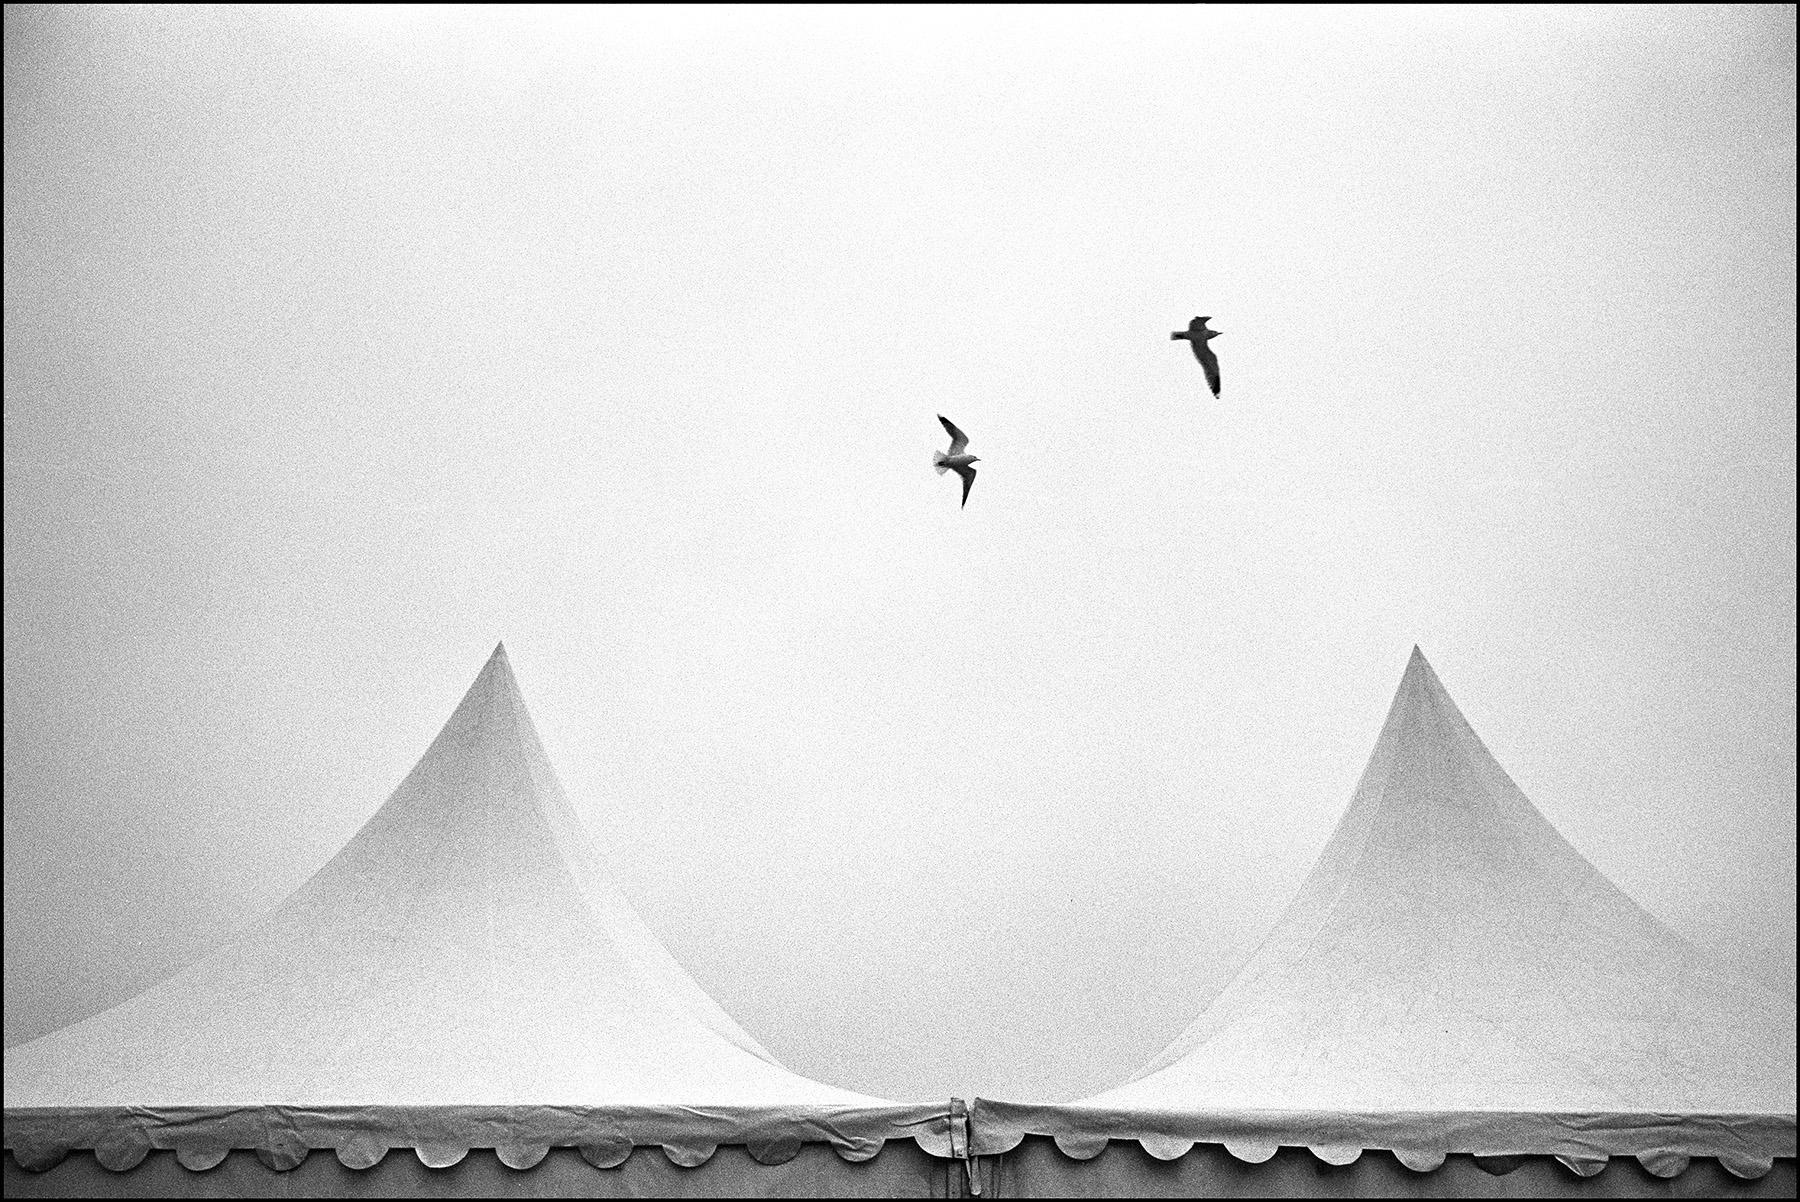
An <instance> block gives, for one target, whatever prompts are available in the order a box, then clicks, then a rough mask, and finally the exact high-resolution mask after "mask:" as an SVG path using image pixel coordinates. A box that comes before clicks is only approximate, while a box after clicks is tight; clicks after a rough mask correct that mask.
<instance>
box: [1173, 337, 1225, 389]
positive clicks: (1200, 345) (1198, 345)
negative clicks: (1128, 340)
mask: <svg viewBox="0 0 1800 1202" xmlns="http://www.w3.org/2000/svg"><path fill="white" fill-rule="evenodd" d="M1211 320H1212V318H1210V317H1196V318H1194V320H1192V321H1190V322H1188V328H1187V329H1185V330H1176V331H1175V332H1174V333H1172V334H1170V335H1169V337H1170V338H1171V339H1174V340H1175V341H1177V342H1179V341H1182V340H1183V339H1185V340H1186V341H1188V342H1189V343H1192V344H1193V347H1194V358H1196V359H1198V360H1200V366H1201V367H1203V368H1205V369H1206V383H1207V386H1208V387H1209V388H1211V389H1212V394H1213V395H1214V396H1215V397H1216V396H1218V395H1219V357H1218V356H1217V355H1215V354H1213V353H1212V348H1211V347H1210V346H1207V345H1206V344H1207V342H1208V340H1210V339H1213V338H1217V337H1218V336H1219V335H1220V334H1222V333H1224V331H1223V330H1209V329H1207V328H1206V323H1207V322H1209V321H1211Z"/></svg>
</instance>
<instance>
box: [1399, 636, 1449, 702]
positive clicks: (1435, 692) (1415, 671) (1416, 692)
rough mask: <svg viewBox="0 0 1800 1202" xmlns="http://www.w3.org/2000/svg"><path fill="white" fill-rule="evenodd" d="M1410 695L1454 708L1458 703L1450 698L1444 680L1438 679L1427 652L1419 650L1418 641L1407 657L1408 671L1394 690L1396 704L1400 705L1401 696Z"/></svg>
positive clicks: (1401, 676)
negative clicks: (1427, 657)
mask: <svg viewBox="0 0 1800 1202" xmlns="http://www.w3.org/2000/svg"><path fill="white" fill-rule="evenodd" d="M1408 696H1412V697H1418V698H1420V699H1426V698H1429V699H1431V700H1433V701H1436V702H1440V703H1442V704H1445V705H1448V706H1449V707H1450V708H1451V709H1452V710H1455V709H1456V703H1455V702H1454V701H1452V700H1450V693H1449V691H1448V690H1447V689H1445V688H1444V682H1443V681H1442V680H1439V679H1438V674H1437V672H1436V671H1435V670H1434V669H1433V668H1432V666H1431V662H1430V661H1429V660H1427V659H1426V658H1425V653H1424V652H1423V651H1421V650H1419V645H1418V644H1417V643H1414V644H1413V649H1412V654H1411V655H1409V656H1408V657H1407V659H1406V671H1405V672H1403V673H1401V675H1400V687H1399V688H1398V689H1396V690H1395V691H1394V703H1395V705H1396V706H1397V705H1399V703H1400V700H1401V698H1403V697H1408ZM1459 712H1460V711H1459Z"/></svg>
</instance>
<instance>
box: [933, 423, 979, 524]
mask: <svg viewBox="0 0 1800 1202" xmlns="http://www.w3.org/2000/svg"><path fill="white" fill-rule="evenodd" d="M938 420H939V421H941V422H943V423H944V429H946V430H948V431H950V450H949V453H948V454H946V453H945V452H943V451H933V452H932V455H931V462H932V463H934V464H935V465H937V473H938V475H940V476H941V475H943V474H944V473H945V472H955V473H956V474H957V475H959V476H961V477H962V478H963V499H962V503H963V504H964V505H967V504H968V503H969V489H970V488H972V487H974V484H975V465H976V464H977V463H980V462H981V460H979V459H977V458H976V457H975V456H973V455H969V454H965V448H967V447H968V445H969V436H968V435H967V434H964V433H963V432H962V431H961V430H958V429H957V428H956V423H954V422H952V421H951V420H950V419H949V418H947V417H945V416H944V415H943V414H941V413H940V414H938Z"/></svg>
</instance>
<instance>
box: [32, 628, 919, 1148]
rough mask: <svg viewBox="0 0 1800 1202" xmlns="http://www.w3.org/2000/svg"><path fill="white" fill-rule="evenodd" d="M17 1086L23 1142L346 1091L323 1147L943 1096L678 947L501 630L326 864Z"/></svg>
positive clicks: (789, 1121) (638, 1133)
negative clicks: (788, 1044) (636, 899)
mask: <svg viewBox="0 0 1800 1202" xmlns="http://www.w3.org/2000/svg"><path fill="white" fill-rule="evenodd" d="M5 1094H6V1133H7V1141H8V1145H9V1146H13V1145H14V1143H15V1137H17V1139H18V1140H26V1141H29V1140H39V1141H42V1140H45V1139H49V1140H51V1141H52V1142H58V1141H61V1142H69V1141H65V1140H62V1136H64V1135H67V1134H69V1132H70V1131H71V1130H73V1129H74V1128H72V1126H71V1124H75V1126H76V1127H79V1129H80V1130H81V1131H83V1132H87V1133H88V1134H89V1135H91V1136H92V1137H93V1139H94V1140H95V1141H98V1140H103V1139H104V1138H105V1131H104V1128H106V1126H107V1122H106V1120H105V1117H104V1116H105V1115H106V1114H108V1113H112V1112H114V1111H116V1110H118V1109H119V1108H127V1107H129V1108H136V1109H138V1110H140V1111H141V1110H142V1109H143V1108H146V1107H148V1108H154V1109H157V1110H159V1111H160V1112H162V1113H165V1114H167V1115H179V1116H182V1117H181V1118H180V1120H179V1123H185V1124H187V1125H188V1126H189V1127H190V1128H192V1126H193V1124H194V1123H196V1122H199V1123H201V1124H202V1125H203V1126H204V1125H205V1123H206V1122H207V1121H210V1120H209V1116H211V1118H214V1119H216V1118H217V1117H218V1115H219V1114H220V1113H229V1112H232V1111H235V1110H239V1109H242V1108H258V1107H262V1108H267V1107H277V1108H288V1111H289V1112H290V1113H291V1112H292V1110H293V1108H303V1109H304V1110H305V1111H306V1112H307V1113H308V1114H317V1115H334V1116H336V1118H335V1119H334V1120H333V1122H334V1123H335V1124H336V1125H335V1126H333V1125H332V1124H326V1126H328V1127H331V1130H329V1131H324V1130H318V1129H315V1130H314V1132H313V1134H314V1135H315V1136H317V1137H318V1138H317V1139H316V1140H313V1141H312V1142H310V1144H309V1146H327V1145H329V1146H339V1145H340V1143H341V1142H342V1140H343V1139H346V1138H349V1137H350V1136H351V1135H356V1134H361V1135H367V1134H368V1133H369V1132H370V1131H373V1130H376V1129H380V1130H381V1131H385V1132H386V1133H387V1134H388V1135H391V1136H394V1137H395V1138H394V1139H393V1140H392V1141H391V1142H394V1143H408V1142H413V1141H412V1140H411V1139H409V1138H407V1136H408V1134H409V1133H416V1132H426V1133H428V1134H429V1136H430V1138H432V1139H434V1140H436V1141H438V1142H450V1143H456V1142H458V1141H460V1142H462V1143H464V1144H469V1143H473V1144H477V1145H483V1146H487V1145H492V1144H494V1143H495V1142H496V1140H495V1139H494V1138H485V1137H490V1136H493V1135H494V1133H495V1127H494V1123H495V1121H496V1117H497V1116H500V1117H504V1116H506V1115H508V1114H513V1115H517V1114H520V1113H524V1111H522V1110H520V1109H518V1108H526V1109H529V1108H539V1110H540V1111H541V1110H542V1109H543V1108H556V1109H557V1110H558V1112H559V1113H561V1114H564V1115H567V1114H570V1113H581V1114H586V1115H589V1116H590V1117H594V1116H604V1117H605V1123H604V1124H603V1125H604V1126H605V1127H606V1131H608V1132H610V1133H611V1136H612V1137H615V1138H616V1137H620V1136H621V1135H624V1136H629V1137H631V1138H635V1139H636V1140H637V1142H645V1143H650V1142H667V1141H670V1140H677V1139H680V1138H689V1137H691V1138H700V1139H701V1142H705V1141H706V1140H710V1141H711V1142H715V1143H716V1142H738V1141H737V1140H735V1139H734V1138H733V1136H734V1133H738V1134H741V1133H743V1132H755V1133H760V1137H762V1138H771V1137H773V1136H775V1135H783V1134H786V1135H791V1134H793V1133H794V1132H795V1131H798V1130H801V1129H804V1130H805V1131H806V1132H807V1134H806V1135H805V1136H804V1137H805V1138H832V1137H834V1136H838V1137H841V1138H842V1139H843V1140H845V1141H848V1142H849V1143H852V1144H856V1143H859V1141H861V1142H862V1143H866V1141H867V1140H868V1139H870V1138H877V1141H879V1137H883V1136H885V1135H889V1134H904V1135H908V1136H911V1135H915V1134H917V1132H918V1131H919V1130H922V1129H923V1128H918V1127H915V1126H912V1125H910V1124H913V1123H915V1122H917V1121H919V1118H920V1116H919V1115H914V1114H913V1113H912V1111H914V1110H919V1111H920V1112H921V1114H942V1113H943V1112H944V1108H943V1107H930V1108H917V1107H914V1108H906V1107H895V1106H893V1105H892V1104H890V1103H886V1102H883V1101H880V1100H878V1099H875V1098H869V1097H865V1096H864V1095H861V1094H857V1093H853V1092H851V1091H849V1090H844V1089H838V1088H836V1087H834V1086H830V1085H825V1084H822V1083H820V1082H817V1081H811V1080H808V1079H806V1078H804V1077H801V1076H798V1075H796V1074H794V1073H791V1072H789V1071H787V1070H786V1069H784V1068H782V1067H781V1066H780V1065H779V1064H777V1063H776V1062H775V1061H774V1059H773V1057H771V1056H770V1055H769V1053H768V1052H767V1051H765V1050H764V1049H763V1048H762V1047H761V1046H760V1045H759V1044H757V1042H756V1041H755V1040H754V1039H752V1038H751V1037H750V1036H749V1035H748V1034H746V1033H745V1032H744V1030H743V1029H742V1028H741V1027H739V1026H738V1025H737V1023H735V1022H733V1021H732V1019H731V1018H730V1017H729V1016H728V1015H727V1014H726V1013H725V1012H724V1011H723V1010H721V1009H720V1008H719V1006H718V1005H717V1004H716V1003H715V1002H713V1000H712V999H711V998H710V997H708V996H707V995H706V993H705V992H704V991H702V990H701V988H700V987H699V986H698V985H697V984H696V983H695V982H694V981H693V980H692V978H690V977H689V976H688V975H687V974H686V973H685V972H684V971H682V969H681V968H680V967H679V966H678V965H677V964H676V963H675V961H674V960H673V959H672V958H671V957H670V956H669V954H668V953H667V952H666V951H665V950H664V948H663V947H662V945H661V943H660V942H658V940H657V938H656V936H655V935H654V934H652V933H651V931H650V930H649V929H648V928H647V927H646V926H645V925H644V924H643V922H642V921H641V920H639V918H638V917H637V916H636V914H634V913H633V912H632V910H631V908H630V906H629V905H627V903H626V902H625V900H624V898H623V897H622V896H621V895H620V894H619V892H618V891H617V889H616V888H614V886H613V885H612V884H611V882H610V881H609V880H608V879H607V874H606V871H605V870H604V867H603V862H602V860H601V859H600V857H599V855H598V853H597V851H596V849H595V847H594V845H593V844H592V843H591V842H590V839H589V836H588V834H587V832H586V831H585V829H584V828H583V826H582V824H581V823H580V821H579V820H578V819H577V818H576V816H575V813H574V811H573V809H572V808H571V807H570V805H569V802H568V800H567V798H566V797H565V796H564V794H563V791H562V787H561V786H560V784H558V782H557V779H556V775H555V773H554V772H553V771H552V769H551V767H550V764H549V761H548V760H547V759H546V757H545V754H544V749H543V746H542V745H541V743H540V742H539V740H538V736H537V732H536V730H535V729H534V728H533V726H532V722H531V718H530V716H529V715H528V714H527V713H526V711H525V705H524V701H523V699H522V698H521V697H520V695H519V689H518V685H517V682H516V681H515V680H514V677H513V673H512V669H511V667H510V665H509V664H508V662H507V657H506V652H505V649H504V647H497V648H495V650H494V653H493V655H492V656H491V658H489V660H488V662H487V664H486V666H485V667H483V668H482V670H481V673H480V675H479V676H477V677H476V679H475V682H474V684H473V685H471V686H470V688H469V690H468V693H467V694H466V695H465V696H464V697H463V699H462V703H461V704H460V705H458V706H457V708H456V711H455V713H453V714H452V715H451V717H450V720H449V721H448V722H447V723H446V724H445V725H444V728H443V730H442V731H441V732H440V733H439V735H438V736H437V738H436V739H435V740H434V741H433V742H432V744H431V746H430V748H429V749H428V750H427V751H426V752H425V754H424V756H423V757H422V758H421V759H420V760H419V763H418V765H417V766H416V767H414V768H413V770H412V772H411V773H410V774H409V775H408V776H407V777H406V779H405V781H403V782H402V783H401V785H400V787H399V788H398V789H396V790H395V791H394V793H393V795H392V796H391V797H390V798H388V800H387V802H386V803H385V804H384V805H383V806H382V807H381V808H380V809H379V810H378V811H377V812H376V813H375V815H374V816H373V817H372V818H371V819H370V820H369V821H368V823H367V824H366V825H365V826H364V827H363V828H362V829H361V830H360V831H358V832H357V834H356V835H355V836H354V837H352V838H351V840H350V841H349V843H347V844H346V845H345V846H344V848H343V849H342V850H341V851H339V852H338V854H337V855H336V856H334V857H333V858H332V859H331V861H330V862H329V863H327V864H326V865H325V867H324V868H322V869H320V871H319V872H318V873H317V874H316V875H315V876H314V877H313V878H312V879H311V880H309V881H308V882H307V883H306V884H305V885H303V886H302V887H301V888H300V889H299V890H298V891H296V892H295V893H294V894H293V895H292V896H291V897H289V898H288V899H287V901H285V902H284V903H283V904H282V905H281V906H280V907H279V908H277V909H276V910H275V911H274V912H272V913H271V914H269V915H267V916H266V917H265V918H263V919H262V920H261V921H259V922H257V923H256V924H254V925H253V926H252V927H250V928H249V929H248V930H246V931H244V932H243V933H242V934H240V935H238V936H237V937H235V938H233V939H231V940H230V941H228V942H227V943H225V944H224V945H223V946H221V947H219V948H218V949H217V950H216V951H214V952H213V953H212V954H211V955H208V956H207V957H205V958H204V959H202V960H200V961H199V962H197V963H195V964H194V965H192V966H191V967H189V968H188V969H186V970H185V971H183V972H181V973H179V974H177V975H176V976H174V977H172V978H170V979H168V980H167V981H164V982H163V983H161V984H159V985H156V986H154V987H152V988H150V989H148V990H146V991H144V992H143V993H141V994H139V995H137V996H136V997H134V998H131V999H130V1000H128V1001H125V1002H122V1003H120V1004H119V1005H117V1006H114V1007H112V1008H111V1009H109V1010H106V1011H104V1012H102V1013H100V1014H97V1015H95V1016H93V1017H92V1018H89V1019H87V1020H85V1021H83V1022H79V1023H75V1024H73V1025H71V1026H68V1027H65V1028H62V1029H61V1030H58V1031H54V1032H52V1033H50V1034H48V1035H45V1036H43V1037H41V1038H39V1039H36V1040H33V1041H31V1042H29V1043H26V1044H22V1045H20V1046H18V1047H14V1048H9V1049H7V1050H6V1053H5ZM372 1108H373V1109H372ZM508 1108H513V1109H511V1110H509V1109H508ZM377 1112H379V1113H380V1114H381V1115H384V1116H385V1118H384V1119H382V1120H381V1121H376V1120H375V1119H373V1118H370V1117H369V1116H371V1115H374V1114H376V1113H377ZM671 1112H675V1113H677V1114H679V1115H687V1116H688V1117H687V1118H685V1119H681V1120H680V1121H677V1122H675V1123H674V1125H673V1126H671V1119H670V1117H669V1116H670V1113H671ZM77 1113H80V1114H82V1115H84V1116H85V1117H83V1118H82V1119H81V1120H80V1123H76V1122H75V1119H74V1118H72V1117H71V1116H74V1115H76V1114H77ZM359 1115H360V1116H363V1120H365V1121H360V1123H359V1121H358V1120H357V1119H356V1118H355V1116H359ZM634 1115H635V1116H637V1117H636V1118H635V1119H634V1118H632V1117H631V1116H634ZM346 1116H349V1117H346ZM421 1116H426V1117H421ZM696 1116H699V1117H696ZM540 1117H542V1115H541V1114H540ZM701 1117H704V1118H705V1119H706V1120H707V1121H706V1122H701V1121H700V1118H701ZM28 1120H29V1121H28ZM172 1121H173V1120H172ZM46 1123H47V1124H48V1127H46V1126H45V1124H46ZM346 1123H348V1126H346V1125H345V1124H346ZM834 1123H835V1124H836V1125H834ZM96 1124H98V1126H97V1127H96V1126H95V1125H96ZM821 1124H822V1126H821ZM178 1125H179V1124H178ZM540 1125H541V1124H540ZM315 1127H316V1124H315ZM697 1132H698V1133H699V1134H698V1135H696V1133H697ZM215 1134H216V1132H215ZM514 1134H517V1133H516V1132H515V1133H514ZM589 1134H590V1135H593V1134H594V1133H593V1132H592V1131H590V1132H589ZM84 1138H86V1137H85V1136H84ZM310 1138H311V1137H309V1139H310ZM252 1142H253V1143H254V1142H255V1141H252ZM498 1142H506V1141H505V1140H504V1139H502V1140H499V1141H498ZM513 1142H532V1141H531V1140H530V1139H515V1140H514V1141H513ZM562 1142H582V1141H581V1140H572V1141H562ZM74 1146H87V1145H86V1144H84V1143H82V1142H79V1141H76V1142H74ZM226 1146H231V1145H229V1144H228V1145H226ZM238 1146H243V1145H241V1144H240V1145H238ZM877 1146H879V1145H878V1142H877Z"/></svg>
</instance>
